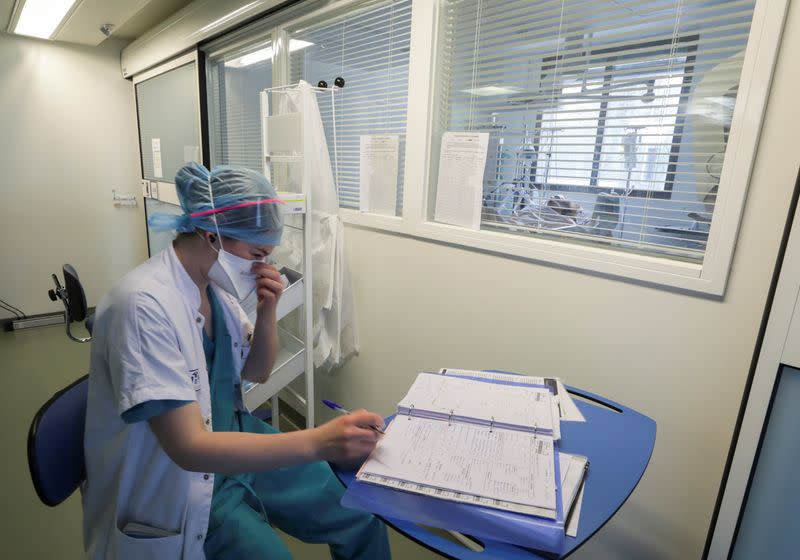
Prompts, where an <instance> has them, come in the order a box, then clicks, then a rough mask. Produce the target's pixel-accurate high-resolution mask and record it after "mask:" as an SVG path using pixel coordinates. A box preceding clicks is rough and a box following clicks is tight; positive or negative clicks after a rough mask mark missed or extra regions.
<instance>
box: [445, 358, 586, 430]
mask: <svg viewBox="0 0 800 560" xmlns="http://www.w3.org/2000/svg"><path fill="white" fill-rule="evenodd" d="M439 373H441V374H443V375H448V376H454V377H466V378H476V379H488V380H491V381H504V382H508V383H514V384H517V385H519V384H522V385H538V386H546V387H549V388H550V389H551V391H552V393H553V394H554V395H555V396H556V398H557V400H558V404H559V406H558V409H559V410H558V412H559V417H560V418H561V420H563V421H574V422H586V419H585V418H584V417H583V414H581V411H580V409H578V406H577V405H576V404H575V401H574V400H573V398H572V397H571V396H570V394H569V392H568V391H567V388H566V387H565V386H564V383H563V382H562V381H561V379H559V378H557V377H539V376H537V375H514V374H512V373H499V372H494V371H477V370H471V369H457V368H442V369H440V370H439Z"/></svg>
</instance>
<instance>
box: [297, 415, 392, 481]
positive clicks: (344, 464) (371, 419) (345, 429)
mask: <svg viewBox="0 0 800 560" xmlns="http://www.w3.org/2000/svg"><path fill="white" fill-rule="evenodd" d="M366 426H377V427H379V428H383V418H381V417H380V416H379V415H378V414H375V413H374V412H367V411H366V410H356V411H354V412H352V413H351V414H347V415H346V416H339V417H337V418H334V419H333V420H331V421H330V422H327V423H326V424H323V425H322V426H319V427H317V428H314V429H313V430H311V431H312V439H313V442H314V443H313V445H314V450H315V455H316V457H317V458H318V459H321V460H324V461H330V462H331V463H335V464H336V465H337V466H339V467H341V468H345V469H352V468H355V467H357V466H359V465H360V464H361V463H362V462H363V461H364V459H365V458H366V457H367V455H369V454H370V453H371V452H372V450H373V449H375V445H376V444H377V443H378V438H380V437H381V435H380V434H378V433H377V432H375V431H373V430H370V429H369V428H367V427H366Z"/></svg>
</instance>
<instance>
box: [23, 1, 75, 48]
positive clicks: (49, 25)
mask: <svg viewBox="0 0 800 560" xmlns="http://www.w3.org/2000/svg"><path fill="white" fill-rule="evenodd" d="M73 4H75V0H26V1H25V4H24V5H23V6H22V12H21V13H20V15H19V19H18V20H17V25H16V26H15V27H14V33H16V34H18V35H28V36H29V37H39V38H41V39H49V38H50V37H52V35H53V33H55V30H56V29H57V28H58V26H59V25H60V24H61V22H62V21H63V19H64V16H66V15H67V13H69V10H70V9H71V8H72V6H73Z"/></svg>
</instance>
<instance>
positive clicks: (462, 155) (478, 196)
mask: <svg viewBox="0 0 800 560" xmlns="http://www.w3.org/2000/svg"><path fill="white" fill-rule="evenodd" d="M488 148H489V133H488V132H445V133H444V134H443V135H442V151H441V153H440V155H439V180H438V181H437V183H436V212H435V216H434V218H435V220H436V221H437V222H442V223H445V224H453V225H456V226H462V227H467V228H472V229H480V227H481V200H482V198H483V169H484V167H486V153H487V150H488Z"/></svg>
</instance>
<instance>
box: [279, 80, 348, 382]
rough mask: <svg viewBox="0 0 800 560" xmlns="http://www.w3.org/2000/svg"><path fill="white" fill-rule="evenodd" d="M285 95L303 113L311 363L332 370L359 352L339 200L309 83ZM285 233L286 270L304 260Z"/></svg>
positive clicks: (297, 241) (297, 238)
mask: <svg viewBox="0 0 800 560" xmlns="http://www.w3.org/2000/svg"><path fill="white" fill-rule="evenodd" d="M319 95H330V94H329V93H327V92H325V93H321V94H319ZM287 97H288V100H289V107H288V109H289V110H290V111H298V112H300V113H301V114H302V115H303V144H304V146H303V149H304V157H305V158H306V159H307V161H308V163H309V165H306V166H305V170H306V172H307V173H308V175H309V177H308V181H306V184H307V185H309V186H310V189H311V192H310V193H309V194H310V206H311V227H312V230H311V244H312V269H313V278H312V287H313V299H314V301H313V304H312V305H313V316H314V365H315V366H316V367H321V368H324V369H331V368H333V367H336V366H338V365H340V364H341V363H342V362H343V361H344V360H345V359H346V358H347V357H348V356H350V355H351V354H353V353H355V352H357V351H358V329H357V326H356V321H355V310H354V305H355V304H354V298H353V288H352V284H351V281H350V271H349V267H348V264H347V256H346V254H345V245H344V225H343V223H342V218H341V216H340V215H339V200H338V195H337V193H336V184H335V181H334V177H333V171H332V169H331V161H330V156H329V152H328V143H327V141H326V139H325V129H324V127H323V125H322V117H321V116H320V112H319V105H318V103H317V94H316V93H315V92H314V91H313V90H312V89H311V87H310V86H309V84H308V83H307V82H304V81H301V82H300V83H299V84H298V87H297V88H296V89H292V90H290V91H289V93H288V94H287ZM309 158H310V159H309ZM284 231H285V233H284V239H283V242H282V244H281V246H280V247H279V249H278V252H277V254H279V255H281V256H280V257H278V258H279V260H281V261H282V262H287V263H289V264H290V266H298V265H299V264H300V262H302V261H301V259H302V243H303V239H302V236H301V235H298V234H292V232H290V231H289V230H288V228H287V229H286V230H284ZM287 234H288V235H287Z"/></svg>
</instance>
